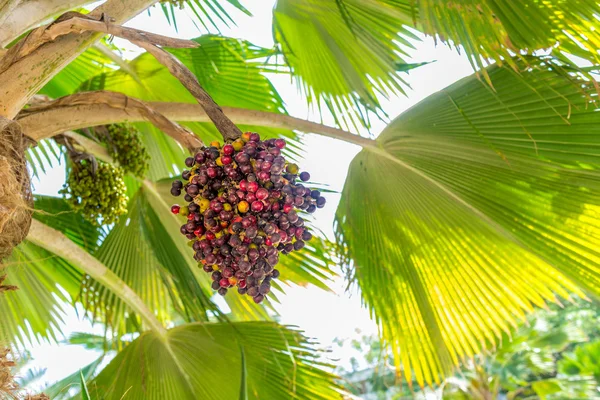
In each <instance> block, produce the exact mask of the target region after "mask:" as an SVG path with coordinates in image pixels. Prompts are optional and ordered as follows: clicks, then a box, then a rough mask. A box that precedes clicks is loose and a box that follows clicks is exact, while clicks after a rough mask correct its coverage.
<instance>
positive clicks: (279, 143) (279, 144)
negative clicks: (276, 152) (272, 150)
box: [275, 139, 285, 149]
mask: <svg viewBox="0 0 600 400" xmlns="http://www.w3.org/2000/svg"><path fill="white" fill-rule="evenodd" d="M275 146H277V148H278V149H283V148H284V147H285V140H283V139H275Z"/></svg>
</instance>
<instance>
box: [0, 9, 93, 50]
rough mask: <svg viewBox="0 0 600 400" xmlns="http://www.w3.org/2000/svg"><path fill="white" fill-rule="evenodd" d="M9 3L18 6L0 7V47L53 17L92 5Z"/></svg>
mask: <svg viewBox="0 0 600 400" xmlns="http://www.w3.org/2000/svg"><path fill="white" fill-rule="evenodd" d="M5 1H6V0H5ZM11 1H12V2H14V3H18V4H16V5H15V6H14V7H12V8H11V9H9V8H8V7H4V8H2V7H1V6H0V26H1V27H2V29H0V47H4V46H7V45H8V44H9V43H10V42H12V41H13V40H15V39H16V38H18V37H19V36H21V35H22V34H23V33H25V32H27V31H28V30H30V29H32V28H35V27H36V26H38V25H40V24H41V23H43V22H44V21H46V20H47V19H49V18H51V17H52V16H54V15H59V14H62V13H63V12H65V11H68V10H72V9H73V8H75V7H78V6H84V5H86V4H88V3H92V1H90V0H27V1H20V2H19V1H15V0H8V2H9V3H10V2H11ZM0 3H1V2H0Z"/></svg>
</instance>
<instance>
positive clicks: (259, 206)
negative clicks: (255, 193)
mask: <svg viewBox="0 0 600 400" xmlns="http://www.w3.org/2000/svg"><path fill="white" fill-rule="evenodd" d="M251 208H252V211H254V212H261V211H262V210H263V208H265V205H264V204H263V203H262V202H261V201H258V200H257V201H255V202H253V203H252V206H251Z"/></svg>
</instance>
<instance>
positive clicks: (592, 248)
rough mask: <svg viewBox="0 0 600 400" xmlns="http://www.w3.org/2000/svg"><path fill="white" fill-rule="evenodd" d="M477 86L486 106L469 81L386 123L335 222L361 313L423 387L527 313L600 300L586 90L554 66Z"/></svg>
mask: <svg viewBox="0 0 600 400" xmlns="http://www.w3.org/2000/svg"><path fill="white" fill-rule="evenodd" d="M487 72H488V74H489V76H490V78H491V79H492V82H493V85H494V88H495V90H496V92H494V91H492V90H491V89H490V88H489V87H488V86H487V85H486V84H484V83H482V82H481V81H480V80H478V79H477V77H476V76H471V77H468V78H465V79H463V80H461V81H459V82H457V83H455V84H453V85H451V86H450V87H448V88H446V89H444V90H442V91H441V92H439V93H437V94H435V95H432V96H430V97H429V98H427V99H425V100H424V101H422V102H421V103H419V104H418V105H416V106H414V107H413V108H412V109H410V110H408V111H406V112H405V113H403V114H401V115H400V116H399V117H398V118H397V119H396V120H395V121H393V122H392V123H391V124H390V125H389V126H388V127H387V128H386V130H385V131H384V132H383V133H382V134H381V136H380V137H379V138H378V139H377V142H376V143H377V145H376V146H373V147H367V148H365V149H364V150H363V151H362V152H361V153H359V154H358V155H357V157H356V158H355V159H354V160H353V161H352V164H351V166H350V171H349V174H348V178H347V181H346V185H345V188H344V191H343V194H342V200H341V202H340V205H339V208H338V211H337V216H336V223H337V234H338V238H339V240H340V242H343V243H344V244H345V245H346V248H345V250H346V255H347V256H349V257H350V259H351V261H352V263H353V265H354V268H355V269H354V274H355V278H356V282H357V283H358V284H359V285H360V287H361V289H362V292H363V295H364V300H365V302H366V304H367V305H368V307H369V308H370V309H371V310H372V311H373V312H374V314H375V316H376V317H377V320H378V322H379V324H380V325H381V327H382V332H383V337H384V338H385V339H386V340H387V341H388V342H389V343H390V345H391V346H392V349H393V350H394V353H395V360H396V362H397V363H398V366H400V365H402V366H403V367H404V370H405V372H406V374H407V375H408V376H407V379H408V380H409V381H410V380H411V377H412V374H414V375H415V377H416V379H417V381H418V382H419V383H420V384H421V385H422V384H424V383H432V382H438V381H439V379H440V376H442V375H444V374H445V373H446V372H447V371H449V370H450V369H452V367H453V366H454V365H456V364H457V363H458V362H459V361H460V360H461V359H462V358H463V357H465V356H472V355H473V354H475V353H477V352H479V351H480V350H481V348H482V347H484V346H486V344H487V343H490V342H491V343H493V342H495V341H496V337H498V335H500V333H501V331H507V330H508V329H509V327H510V323H511V322H512V321H513V320H514V319H515V318H522V317H523V315H524V312H525V311H528V310H531V309H532V306H533V305H538V306H543V305H544V301H545V300H554V298H555V295H559V296H562V297H565V298H566V297H568V296H569V293H576V294H579V295H581V296H583V293H582V290H581V289H585V290H588V291H590V292H592V293H595V294H600V263H599V260H600V254H599V253H598V249H599V248H600V224H599V222H598V221H600V218H599V215H600V208H599V205H600V198H599V197H598V193H600V172H599V169H600V163H599V161H600V140H599V138H600V135H599V134H598V126H600V125H599V124H598V122H600V114H598V113H597V112H596V106H595V104H594V103H592V102H591V101H590V100H591V99H593V98H595V93H596V92H595V88H594V86H593V85H592V83H590V82H589V81H585V80H579V81H578V83H579V86H577V85H575V84H573V80H575V79H576V78H575V76H573V75H569V74H567V73H566V71H565V69H563V68H562V67H561V66H557V65H554V64H545V63H541V64H539V65H537V66H536V67H535V68H531V69H528V70H527V71H523V72H522V74H523V75H518V74H517V73H516V72H514V71H513V70H512V69H506V68H501V67H497V66H494V67H491V68H489V69H488V71H487ZM523 77H524V78H525V79H523ZM358 204H360V207H359V206H357V205H358Z"/></svg>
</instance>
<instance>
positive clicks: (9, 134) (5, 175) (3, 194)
mask: <svg viewBox="0 0 600 400" xmlns="http://www.w3.org/2000/svg"><path fill="white" fill-rule="evenodd" d="M29 144H30V140H29V139H27V138H26V137H25V136H24V135H23V133H22V132H21V127H20V126H19V124H17V123H16V122H14V121H11V120H8V119H5V118H2V117H0V263H1V262H2V259H4V258H6V257H8V256H9V255H10V254H11V253H12V249H13V248H14V247H15V246H17V245H18V244H19V243H21V242H22V241H23V239H25V237H26V236H27V233H28V232H29V227H30V225H31V213H32V209H33V196H32V193H31V182H30V179H29V172H28V171H27V164H26V159H25V150H26V149H27V147H28V146H29Z"/></svg>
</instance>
